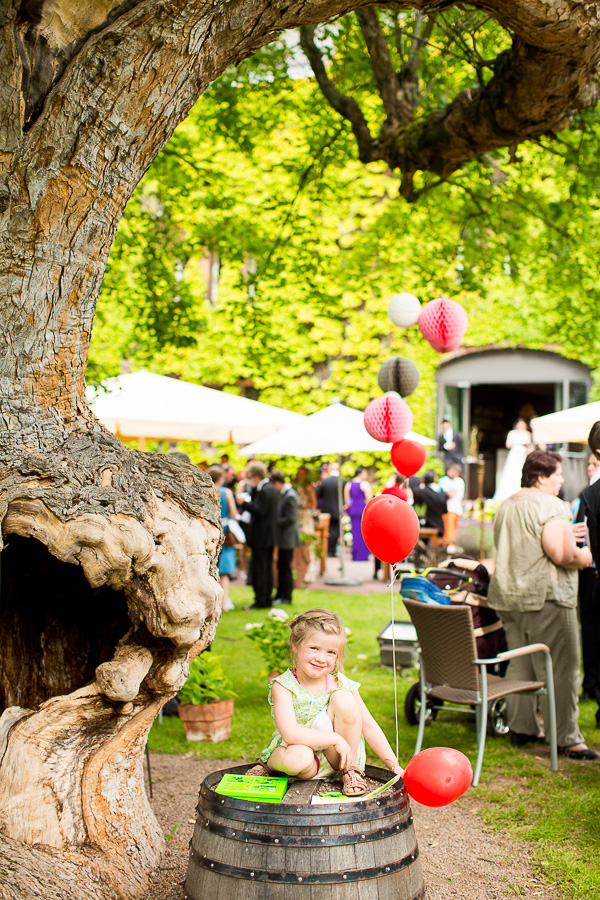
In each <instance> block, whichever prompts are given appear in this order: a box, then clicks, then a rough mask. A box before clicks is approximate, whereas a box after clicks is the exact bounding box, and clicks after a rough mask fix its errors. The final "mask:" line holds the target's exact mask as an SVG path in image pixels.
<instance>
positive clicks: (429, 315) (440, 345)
mask: <svg viewBox="0 0 600 900" xmlns="http://www.w3.org/2000/svg"><path fill="white" fill-rule="evenodd" d="M468 325H469V318H468V316H467V314H466V312H465V311H464V309H463V308H462V306H461V305H460V303H457V302H456V300H449V299H448V297H440V298H439V299H438V300H430V301H429V303H426V304H425V306H424V307H423V309H422V310H421V315H420V316H419V331H420V332H421V334H422V335H423V337H424V338H425V340H426V341H429V343H430V344H431V346H432V347H433V349H434V350H437V351H438V353H448V352H449V351H450V350H456V349H457V348H458V347H460V342H461V341H462V339H463V337H464V334H465V331H466V330H467V328H468Z"/></svg>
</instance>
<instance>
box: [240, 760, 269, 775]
mask: <svg viewBox="0 0 600 900" xmlns="http://www.w3.org/2000/svg"><path fill="white" fill-rule="evenodd" d="M273 774H274V773H273V771H272V769H270V768H269V767H268V765H267V764H266V763H264V762H261V760H260V759H258V760H257V761H256V765H254V766H252V767H251V768H250V769H248V771H247V772H246V775H256V776H258V777H259V778H272V777H273Z"/></svg>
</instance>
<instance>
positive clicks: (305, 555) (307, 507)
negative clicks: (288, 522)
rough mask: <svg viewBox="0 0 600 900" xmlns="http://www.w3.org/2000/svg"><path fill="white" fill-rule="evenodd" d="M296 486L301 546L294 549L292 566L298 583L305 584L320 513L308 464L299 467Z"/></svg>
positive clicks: (295, 481)
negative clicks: (316, 523)
mask: <svg viewBox="0 0 600 900" xmlns="http://www.w3.org/2000/svg"><path fill="white" fill-rule="evenodd" d="M294 487H295V489H296V493H297V494H298V503H299V521H298V526H299V528H300V546H299V547H296V549H295V550H294V556H293V558H292V566H293V568H294V571H295V572H296V580H297V583H298V584H303V583H304V582H305V581H306V580H307V576H308V572H309V570H310V566H311V563H312V560H313V557H312V549H311V544H312V543H313V539H314V536H315V533H316V527H315V517H316V515H317V513H318V507H317V495H316V493H315V489H314V487H313V485H312V483H311V477H310V471H309V470H308V468H307V467H306V466H300V467H299V468H298V471H297V472H296V478H295V480H294Z"/></svg>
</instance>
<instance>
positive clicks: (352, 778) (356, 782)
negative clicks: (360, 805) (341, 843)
mask: <svg viewBox="0 0 600 900" xmlns="http://www.w3.org/2000/svg"><path fill="white" fill-rule="evenodd" d="M340 776H341V779H342V794H345V795H346V797H359V796H360V795H361V794H366V793H367V790H368V788H367V782H366V781H365V773H364V772H361V770H360V769H359V768H358V766H347V768H345V769H340Z"/></svg>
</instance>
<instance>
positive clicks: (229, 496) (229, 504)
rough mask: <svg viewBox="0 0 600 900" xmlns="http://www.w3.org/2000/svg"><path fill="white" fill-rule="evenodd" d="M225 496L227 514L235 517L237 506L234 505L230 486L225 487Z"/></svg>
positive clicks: (231, 517)
mask: <svg viewBox="0 0 600 900" xmlns="http://www.w3.org/2000/svg"><path fill="white" fill-rule="evenodd" d="M225 497H226V499H227V515H228V516H229V518H230V519H235V518H237V514H238V512H237V507H236V505H235V500H234V499H233V493H232V491H231V490H230V488H225Z"/></svg>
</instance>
